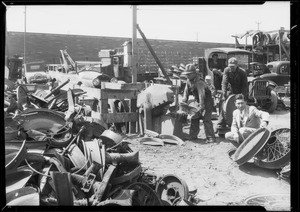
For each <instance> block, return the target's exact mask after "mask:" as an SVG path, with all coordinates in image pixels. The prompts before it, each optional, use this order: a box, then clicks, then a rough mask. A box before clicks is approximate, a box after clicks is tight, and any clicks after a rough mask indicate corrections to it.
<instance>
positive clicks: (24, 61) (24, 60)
mask: <svg viewBox="0 0 300 212" xmlns="http://www.w3.org/2000/svg"><path fill="white" fill-rule="evenodd" d="M24 17H25V18H24V58H23V63H24V64H26V5H25V11H24Z"/></svg>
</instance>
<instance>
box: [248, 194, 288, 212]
mask: <svg viewBox="0 0 300 212" xmlns="http://www.w3.org/2000/svg"><path fill="white" fill-rule="evenodd" d="M245 203H246V204H247V205H258V206H263V207H264V208H265V209H266V210H276V211H283V210H290V195H289V194H258V195H253V196H250V197H248V198H246V199H245Z"/></svg>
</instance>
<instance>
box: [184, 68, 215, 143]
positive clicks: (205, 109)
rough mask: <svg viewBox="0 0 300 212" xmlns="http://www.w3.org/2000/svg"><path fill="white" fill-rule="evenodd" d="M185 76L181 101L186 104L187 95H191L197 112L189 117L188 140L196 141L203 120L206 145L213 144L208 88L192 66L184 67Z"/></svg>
mask: <svg viewBox="0 0 300 212" xmlns="http://www.w3.org/2000/svg"><path fill="white" fill-rule="evenodd" d="M183 74H185V75H186V76H187V83H186V86H185V89H184V92H183V99H182V101H183V102H185V103H187V101H188V98H189V95H193V96H194V97H195V100H196V102H197V109H198V112H197V113H196V114H195V115H194V116H192V117H191V127H190V138H189V139H190V140H195V139H197V136H198V133H199V131H200V126H199V125H200V124H199V121H200V119H203V124H204V130H205V134H206V138H207V141H206V142H207V143H211V142H215V141H216V138H215V135H214V130H213V123H212V121H211V114H212V110H213V98H212V95H211V92H210V89H209V87H208V86H207V85H206V83H205V81H204V80H203V79H201V77H200V75H199V74H198V73H197V72H196V67H195V66H194V65H192V64H188V65H187V66H186V69H185V72H184V73H183Z"/></svg>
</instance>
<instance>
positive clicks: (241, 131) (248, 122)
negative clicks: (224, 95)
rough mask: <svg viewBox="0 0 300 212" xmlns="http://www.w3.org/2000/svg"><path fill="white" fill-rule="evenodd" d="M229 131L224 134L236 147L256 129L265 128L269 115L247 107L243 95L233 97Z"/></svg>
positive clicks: (252, 107) (253, 107)
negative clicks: (233, 108)
mask: <svg viewBox="0 0 300 212" xmlns="http://www.w3.org/2000/svg"><path fill="white" fill-rule="evenodd" d="M235 106H236V107H237V109H236V110H235V111H233V114H232V115H233V117H232V124H231V131H230V132H227V133H226V134H225V138H226V139H227V140H229V141H230V142H231V143H232V144H233V145H234V146H235V147H238V146H239V145H240V144H241V143H242V142H243V141H244V140H245V139H246V138H247V137H248V136H249V135H250V134H251V133H253V132H254V131H256V130H257V129H258V128H266V127H267V126H268V124H269V117H270V115H269V113H267V112H264V111H261V110H258V109H257V108H256V107H255V106H248V105H247V102H246V99H245V97H244V95H243V94H236V95H235Z"/></svg>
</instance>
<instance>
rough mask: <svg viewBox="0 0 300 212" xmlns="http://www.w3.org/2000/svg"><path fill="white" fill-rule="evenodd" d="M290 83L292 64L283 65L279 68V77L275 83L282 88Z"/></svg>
mask: <svg viewBox="0 0 300 212" xmlns="http://www.w3.org/2000/svg"><path fill="white" fill-rule="evenodd" d="M289 81H290V64H281V65H279V66H278V67H277V77H276V79H275V83H276V84H277V85H280V86H284V85H285V84H288V82H289Z"/></svg>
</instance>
